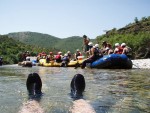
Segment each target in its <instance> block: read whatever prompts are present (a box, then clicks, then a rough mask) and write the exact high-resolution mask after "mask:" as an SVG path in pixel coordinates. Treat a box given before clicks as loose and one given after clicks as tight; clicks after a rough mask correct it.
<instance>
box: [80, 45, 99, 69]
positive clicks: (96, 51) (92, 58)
mask: <svg viewBox="0 0 150 113" xmlns="http://www.w3.org/2000/svg"><path fill="white" fill-rule="evenodd" d="M96 46H98V45H96ZM96 46H93V47H92V48H91V49H90V53H91V55H90V57H89V58H88V59H87V60H85V61H83V63H82V65H81V68H82V69H84V68H85V67H86V64H87V63H93V62H94V61H96V60H97V59H99V58H100V50H99V48H98V47H96Z"/></svg>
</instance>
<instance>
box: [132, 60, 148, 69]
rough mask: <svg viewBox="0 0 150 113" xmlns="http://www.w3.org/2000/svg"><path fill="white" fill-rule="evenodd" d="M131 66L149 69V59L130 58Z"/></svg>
mask: <svg viewBox="0 0 150 113" xmlns="http://www.w3.org/2000/svg"><path fill="white" fill-rule="evenodd" d="M132 62H133V68H139V69H150V59H136V60H132Z"/></svg>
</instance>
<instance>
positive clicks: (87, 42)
mask: <svg viewBox="0 0 150 113" xmlns="http://www.w3.org/2000/svg"><path fill="white" fill-rule="evenodd" d="M89 42H90V39H89V38H88V37H87V36H86V35H83V45H84V48H83V51H84V52H85V53H86V55H87V58H88V56H89V54H88V51H89V45H88V44H89Z"/></svg>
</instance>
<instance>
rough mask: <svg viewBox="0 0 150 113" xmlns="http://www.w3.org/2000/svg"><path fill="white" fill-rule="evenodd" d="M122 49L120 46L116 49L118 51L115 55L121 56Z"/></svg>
mask: <svg viewBox="0 0 150 113" xmlns="http://www.w3.org/2000/svg"><path fill="white" fill-rule="evenodd" d="M122 52H123V48H122V47H121V46H119V47H118V51H117V52H116V53H117V54H122Z"/></svg>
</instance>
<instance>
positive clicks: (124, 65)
mask: <svg viewBox="0 0 150 113" xmlns="http://www.w3.org/2000/svg"><path fill="white" fill-rule="evenodd" d="M90 67H91V68H99V69H131V68H132V61H131V60H130V59H129V58H128V57H127V56H126V55H125V54H110V55H105V56H103V57H102V58H99V59H98V60H96V61H94V62H93V63H92V64H91V65H90Z"/></svg>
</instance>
